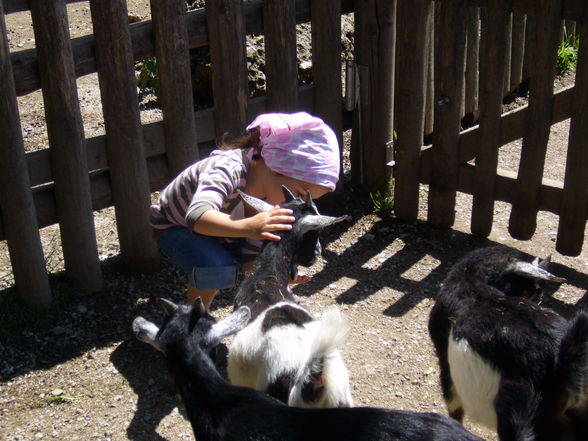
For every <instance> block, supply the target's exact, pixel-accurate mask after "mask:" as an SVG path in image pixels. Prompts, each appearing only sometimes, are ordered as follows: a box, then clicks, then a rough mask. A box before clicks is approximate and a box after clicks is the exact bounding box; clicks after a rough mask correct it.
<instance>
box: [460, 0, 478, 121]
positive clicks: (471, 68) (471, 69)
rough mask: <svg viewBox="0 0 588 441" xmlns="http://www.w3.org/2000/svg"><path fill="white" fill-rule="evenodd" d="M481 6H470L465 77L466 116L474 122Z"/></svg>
mask: <svg viewBox="0 0 588 441" xmlns="http://www.w3.org/2000/svg"><path fill="white" fill-rule="evenodd" d="M479 58H480V8H477V7H472V6H469V7H468V30H467V55H466V77H465V99H464V101H465V117H466V119H467V120H468V122H469V123H470V124H472V123H473V122H474V121H475V120H476V119H477V117H478V106H479V103H478V95H479V87H480V69H479Z"/></svg>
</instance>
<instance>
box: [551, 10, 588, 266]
mask: <svg viewBox="0 0 588 441" xmlns="http://www.w3.org/2000/svg"><path fill="white" fill-rule="evenodd" d="M578 28H579V26H578ZM574 90H575V92H574V105H573V106H574V111H573V112H574V114H573V116H572V120H571V123H570V138H569V145H568V155H567V160H566V174H565V180H564V190H563V195H562V201H561V214H560V216H559V227H558V232H557V242H556V249H557V250H558V251H559V252H560V253H562V254H566V255H570V256H577V255H578V254H580V252H581V251H582V245H583V242H584V231H585V229H586V214H587V213H586V202H587V200H586V189H587V188H588V173H586V164H588V145H587V142H588V141H587V140H588V22H585V23H584V24H583V25H582V27H581V29H580V49H579V54H578V69H577V71H576V84H575V87H574Z"/></svg>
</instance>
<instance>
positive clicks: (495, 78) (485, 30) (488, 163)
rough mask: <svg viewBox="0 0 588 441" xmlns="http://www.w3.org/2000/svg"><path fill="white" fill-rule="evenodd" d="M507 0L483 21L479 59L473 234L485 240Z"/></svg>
mask: <svg viewBox="0 0 588 441" xmlns="http://www.w3.org/2000/svg"><path fill="white" fill-rule="evenodd" d="M508 1H509V0H496V1H495V2H494V3H493V4H492V6H490V7H488V9H487V11H486V14H485V19H484V21H483V22H482V41H481V44H480V46H481V48H480V51H481V56H480V136H479V143H478V146H477V149H476V176H475V190H474V198H473V205H472V221H471V229H472V233H473V234H475V235H477V236H483V237H486V236H488V235H490V232H491V231H492V224H493V217H494V187H495V179H496V169H497V166H498V147H499V145H500V114H501V109H502V92H503V90H504V81H505V75H504V70H505V67H504V66H505V64H507V63H506V53H507V51H508V50H509V49H510V47H509V45H508V43H509V38H508V33H509V31H510V23H509V20H508V17H509V16H510V12H508V10H507V6H508Z"/></svg>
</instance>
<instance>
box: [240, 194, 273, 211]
mask: <svg viewBox="0 0 588 441" xmlns="http://www.w3.org/2000/svg"><path fill="white" fill-rule="evenodd" d="M237 193H239V196H241V198H242V199H243V201H244V202H245V203H246V204H247V205H249V206H250V207H251V208H253V209H254V210H255V211H257V212H258V213H261V212H262V211H267V210H269V209H270V208H272V207H273V205H270V204H268V203H267V202H265V201H262V200H261V199H258V198H254V197H253V196H249V195H248V194H245V193H243V192H242V191H241V190H237Z"/></svg>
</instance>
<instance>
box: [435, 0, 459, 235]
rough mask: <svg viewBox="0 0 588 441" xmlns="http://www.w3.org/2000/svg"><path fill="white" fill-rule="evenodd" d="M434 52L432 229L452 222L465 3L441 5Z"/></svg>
mask: <svg viewBox="0 0 588 441" xmlns="http://www.w3.org/2000/svg"><path fill="white" fill-rule="evenodd" d="M439 20H440V21H439V34H438V35H440V36H443V38H438V39H437V45H436V52H435V116H434V118H435V128H434V131H433V153H432V155H433V164H434V168H433V169H432V170H431V186H430V189H429V201H428V202H429V206H428V220H429V222H431V224H433V225H434V226H438V227H451V226H452V225H453V223H454V221H455V194H456V188H457V177H458V173H457V167H458V162H457V161H458V155H457V153H458V149H457V146H458V140H459V130H460V123H461V109H460V107H461V102H462V97H463V81H464V72H463V69H464V61H465V44H466V28H467V2H466V1H465V0H451V1H444V2H443V3H442V4H441V10H440V18H439Z"/></svg>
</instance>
